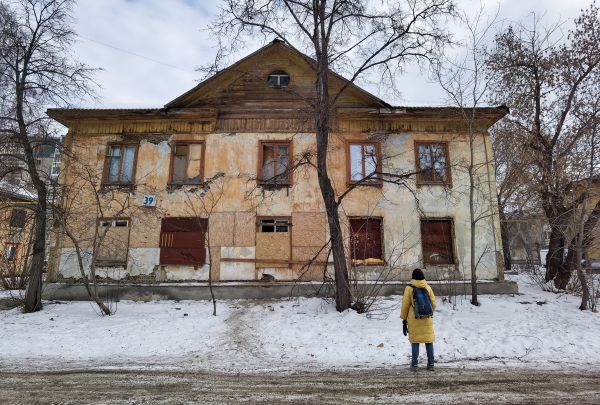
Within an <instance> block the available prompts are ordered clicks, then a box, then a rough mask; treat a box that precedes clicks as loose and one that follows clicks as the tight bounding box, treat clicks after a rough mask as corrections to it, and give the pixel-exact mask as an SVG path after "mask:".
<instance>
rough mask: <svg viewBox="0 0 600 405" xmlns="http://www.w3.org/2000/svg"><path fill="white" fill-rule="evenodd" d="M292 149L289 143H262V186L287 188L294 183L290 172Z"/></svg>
mask: <svg viewBox="0 0 600 405" xmlns="http://www.w3.org/2000/svg"><path fill="white" fill-rule="evenodd" d="M290 147H291V144H290V142H289V141H277V142H261V143H260V156H259V162H260V165H259V166H260V167H259V183H260V184H262V185H266V186H286V185H289V184H291V183H292V174H291V171H289V170H288V166H289V154H290Z"/></svg>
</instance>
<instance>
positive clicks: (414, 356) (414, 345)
mask: <svg viewBox="0 0 600 405" xmlns="http://www.w3.org/2000/svg"><path fill="white" fill-rule="evenodd" d="M425 350H427V365H428V366H433V343H425ZM418 362H419V343H412V362H411V363H410V365H411V366H412V367H417V363H418Z"/></svg>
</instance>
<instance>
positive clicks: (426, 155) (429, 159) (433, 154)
mask: <svg viewBox="0 0 600 405" xmlns="http://www.w3.org/2000/svg"><path fill="white" fill-rule="evenodd" d="M415 148H416V162H417V167H416V170H417V183H418V184H446V183H450V162H449V156H448V144H447V143H444V142H436V143H432V142H416V143H415Z"/></svg>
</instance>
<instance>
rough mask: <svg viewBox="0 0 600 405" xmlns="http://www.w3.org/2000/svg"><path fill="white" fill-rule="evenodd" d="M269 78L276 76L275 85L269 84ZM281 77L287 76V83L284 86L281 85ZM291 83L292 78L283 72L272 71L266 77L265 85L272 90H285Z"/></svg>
mask: <svg viewBox="0 0 600 405" xmlns="http://www.w3.org/2000/svg"><path fill="white" fill-rule="evenodd" d="M271 76H277V84H271V83H269V79H270V78H271ZM283 76H287V78H288V82H287V84H286V85H282V84H281V77H283ZM291 82H292V77H291V76H290V74H289V73H288V72H286V71H285V70H274V71H272V72H271V73H269V74H268V75H267V84H268V85H269V87H271V88H273V89H285V88H286V87H288V86H289V85H290V83H291Z"/></svg>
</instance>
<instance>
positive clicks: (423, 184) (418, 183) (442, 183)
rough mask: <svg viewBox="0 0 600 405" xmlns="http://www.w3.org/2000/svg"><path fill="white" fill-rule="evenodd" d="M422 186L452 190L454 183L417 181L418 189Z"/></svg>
mask: <svg viewBox="0 0 600 405" xmlns="http://www.w3.org/2000/svg"><path fill="white" fill-rule="evenodd" d="M422 186H442V187H448V188H452V183H448V182H444V181H417V187H422Z"/></svg>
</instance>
